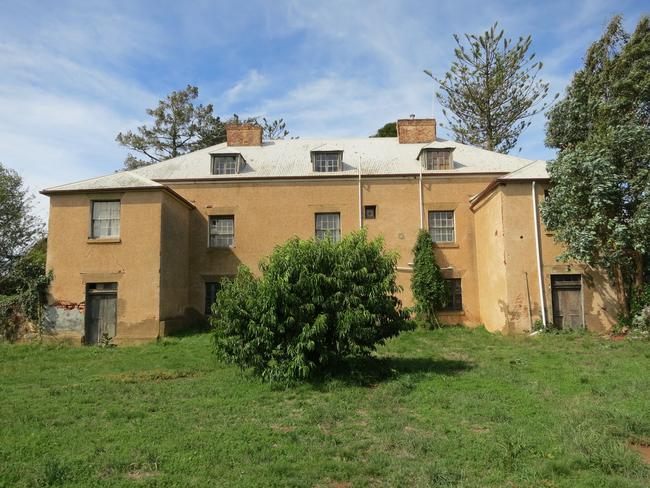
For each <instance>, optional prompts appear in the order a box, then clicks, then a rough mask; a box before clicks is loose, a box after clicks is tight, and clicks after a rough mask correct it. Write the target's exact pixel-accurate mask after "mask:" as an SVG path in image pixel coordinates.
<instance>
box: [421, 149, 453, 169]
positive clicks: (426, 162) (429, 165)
mask: <svg viewBox="0 0 650 488" xmlns="http://www.w3.org/2000/svg"><path fill="white" fill-rule="evenodd" d="M441 155H444V156H445V157H446V161H445V163H444V166H445V167H440V159H439V158H440V156H441ZM422 159H423V161H422V167H423V168H424V169H425V170H427V171H449V170H450V169H454V157H453V151H451V150H449V149H425V150H424V151H423V153H422Z"/></svg>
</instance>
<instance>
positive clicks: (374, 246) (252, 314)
mask: <svg viewBox="0 0 650 488" xmlns="http://www.w3.org/2000/svg"><path fill="white" fill-rule="evenodd" d="M396 264H397V255H396V254H394V253H391V252H386V251H385V249H384V245H383V241H382V240H381V239H375V240H372V241H368V240H367V233H366V231H365V230H360V231H358V232H355V233H352V234H350V235H348V236H346V237H344V238H343V239H342V240H341V241H340V242H334V241H333V240H331V239H323V240H315V239H311V240H301V239H298V238H294V239H291V240H289V241H288V242H287V243H285V244H284V245H282V246H278V247H276V248H275V250H274V251H273V253H272V254H271V256H270V257H269V258H268V260H267V261H266V262H264V263H262V265H261V266H260V269H261V271H262V276H261V278H256V277H254V276H253V274H252V273H251V272H250V270H248V268H245V267H241V268H240V269H239V272H238V273H237V276H236V277H235V278H234V280H233V281H226V282H225V284H224V285H223V287H222V289H221V290H220V291H219V292H218V293H217V300H216V303H215V305H213V307H212V312H213V316H212V318H211V323H212V325H213V327H214V344H215V352H216V353H217V355H218V357H219V358H220V359H221V360H223V361H225V362H228V363H233V364H236V365H238V366H240V367H242V368H253V370H254V371H255V372H256V373H257V374H259V375H261V376H262V377H263V378H264V379H266V380H268V381H282V382H284V381H293V380H299V379H307V378H311V377H314V376H315V375H317V374H319V373H322V372H323V371H324V370H326V369H327V368H329V367H332V366H334V365H336V364H337V363H339V362H340V361H342V360H343V359H344V358H346V357H349V356H360V355H367V354H369V353H370V352H372V351H373V350H375V348H376V346H377V345H378V344H382V343H383V342H384V341H385V340H386V339H387V338H389V337H394V336H396V335H398V334H399V333H400V331H402V330H405V329H406V328H408V327H409V326H408V323H407V321H406V313H405V312H404V311H403V310H402V308H401V302H400V300H399V299H398V298H397V297H396V293H397V292H398V290H399V288H398V286H397V284H396V271H395V266H396Z"/></svg>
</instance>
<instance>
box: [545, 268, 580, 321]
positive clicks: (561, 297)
mask: <svg viewBox="0 0 650 488" xmlns="http://www.w3.org/2000/svg"><path fill="white" fill-rule="evenodd" d="M581 281H582V280H581V277H580V275H553V276H551V292H552V295H553V324H554V325H555V326H556V327H558V328H560V329H580V328H582V327H584V318H583V311H582V284H581Z"/></svg>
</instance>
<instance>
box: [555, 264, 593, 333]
mask: <svg viewBox="0 0 650 488" xmlns="http://www.w3.org/2000/svg"><path fill="white" fill-rule="evenodd" d="M556 276H578V277H580V280H576V282H577V283H578V284H579V285H580V318H581V322H582V326H581V327H579V328H578V329H574V330H580V329H582V330H586V329H587V324H586V323H585V295H584V293H585V287H584V277H583V276H582V273H553V274H551V275H550V276H549V281H550V285H551V315H552V317H553V325H554V326H555V327H557V324H556V323H555V293H554V291H555V290H556V289H557V287H555V286H554V283H553V282H554V280H553V278H554V277H556ZM559 288H560V289H562V288H565V289H567V288H569V289H570V288H571V287H562V286H560V287H559ZM562 329H563V330H564V329H565V327H564V324H563V325H562Z"/></svg>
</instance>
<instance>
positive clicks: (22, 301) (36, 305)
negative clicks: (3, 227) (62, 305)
mask: <svg viewBox="0 0 650 488" xmlns="http://www.w3.org/2000/svg"><path fill="white" fill-rule="evenodd" d="M46 251H47V241H46V239H41V240H39V241H37V242H35V243H34V244H33V245H32V246H31V247H30V249H29V250H28V251H27V252H25V254H24V255H22V256H20V257H19V258H17V259H16V260H15V261H14V262H13V263H12V266H11V268H10V269H9V271H8V272H7V273H6V274H4V275H2V276H0V339H5V340H9V341H14V340H16V339H18V338H19V337H20V336H21V335H22V334H23V333H24V332H25V331H26V329H27V326H29V324H32V326H35V327H36V332H39V333H41V332H42V326H43V310H44V308H45V305H46V304H47V289H48V286H49V284H50V282H51V281H52V272H51V271H50V272H49V273H46V271H45V262H46Z"/></svg>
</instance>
